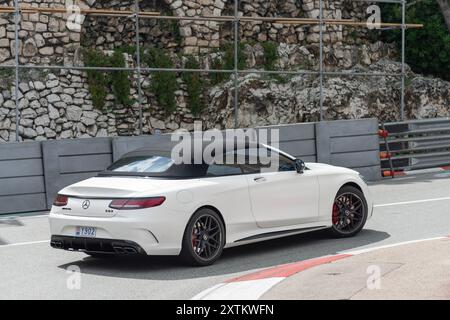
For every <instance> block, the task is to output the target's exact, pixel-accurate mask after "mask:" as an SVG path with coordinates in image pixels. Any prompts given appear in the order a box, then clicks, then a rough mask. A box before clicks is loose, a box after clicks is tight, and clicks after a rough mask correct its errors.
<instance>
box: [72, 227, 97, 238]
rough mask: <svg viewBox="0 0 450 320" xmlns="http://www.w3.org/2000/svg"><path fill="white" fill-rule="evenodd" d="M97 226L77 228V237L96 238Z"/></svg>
mask: <svg viewBox="0 0 450 320" xmlns="http://www.w3.org/2000/svg"><path fill="white" fill-rule="evenodd" d="M96 235H97V228H94V227H77V228H76V230H75V236H76V237H85V238H95V236H96Z"/></svg>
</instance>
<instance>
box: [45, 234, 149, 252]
mask: <svg viewBox="0 0 450 320" xmlns="http://www.w3.org/2000/svg"><path fill="white" fill-rule="evenodd" d="M50 245H51V246H52V248H55V249H63V250H70V251H83V252H92V253H110V254H142V255H145V254H146V252H145V250H144V249H142V248H141V246H140V245H138V244H137V243H135V242H133V241H126V240H114V239H97V238H95V239H92V238H79V237H69V236H52V238H51V240H50Z"/></svg>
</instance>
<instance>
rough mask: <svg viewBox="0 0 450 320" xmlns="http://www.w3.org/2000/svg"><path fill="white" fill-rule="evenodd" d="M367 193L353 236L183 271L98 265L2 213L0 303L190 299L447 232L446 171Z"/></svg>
mask: <svg viewBox="0 0 450 320" xmlns="http://www.w3.org/2000/svg"><path fill="white" fill-rule="evenodd" d="M370 190H371V192H372V196H373V197H374V200H375V204H376V205H377V206H376V208H375V211H374V217H373V218H372V219H371V220H370V221H369V222H368V224H367V225H366V227H365V229H364V230H363V231H362V232H361V234H360V235H358V236H357V237H355V238H351V239H343V240H341V239H339V240H336V239H330V238H329V237H328V235H327V234H326V233H325V232H315V233H311V234H304V235H298V236H293V237H288V238H283V239H278V240H273V241H270V242H263V243H259V244H254V245H248V246H243V247H238V248H232V249H228V250H225V252H224V255H223V257H222V258H221V259H220V260H219V261H218V263H216V264H215V265H213V266H210V267H205V268H190V267H186V266H183V265H182V264H181V263H179V262H178V260H177V259H176V258H161V257H148V258H114V259H107V260H97V259H93V258H90V257H87V256H86V255H84V254H82V253H72V252H66V251H62V250H55V249H52V248H50V246H49V243H48V241H47V240H48V239H49V229H48V224H47V218H46V217H45V216H20V217H18V216H9V217H7V216H3V217H1V218H0V299H89V300H91V299H189V298H191V297H193V296H194V295H196V294H197V293H199V292H201V291H203V290H205V289H207V288H209V287H211V286H214V285H216V284H218V283H220V282H222V281H223V280H226V279H229V278H233V277H236V276H240V275H244V274H246V273H249V272H254V271H257V270H259V269H262V268H267V267H272V266H276V265H278V264H283V263H289V262H295V261H299V260H305V259H310V258H314V257H320V256H324V255H329V254H335V253H338V252H342V251H346V250H354V249H362V248H368V247H374V246H380V245H387V244H393V243H398V242H403V241H409V240H417V239H423V238H431V237H438V236H446V235H448V234H450V173H448V174H447V173H441V174H427V175H419V176H416V177H404V178H396V179H393V180H384V181H383V182H380V183H377V184H374V185H371V186H370ZM71 266H77V267H78V268H80V270H81V277H80V282H79V283H80V285H81V287H80V288H79V289H78V288H75V289H74V288H73V283H74V282H73V281H74V279H73V277H71V275H73V274H71V273H68V271H67V268H69V267H71ZM75 281H76V280H75ZM68 282H69V284H72V286H70V285H69V286H68V285H67V284H68ZM76 283H78V282H76ZM69 287H70V288H72V289H69ZM75 287H76V285H75Z"/></svg>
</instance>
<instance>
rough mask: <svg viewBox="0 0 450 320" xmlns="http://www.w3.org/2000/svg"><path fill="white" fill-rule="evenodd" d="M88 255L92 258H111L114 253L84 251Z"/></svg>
mask: <svg viewBox="0 0 450 320" xmlns="http://www.w3.org/2000/svg"><path fill="white" fill-rule="evenodd" d="M85 253H86V254H87V255H88V256H90V257H92V258H94V259H111V258H114V257H115V256H116V255H115V254H111V253H101V252H85Z"/></svg>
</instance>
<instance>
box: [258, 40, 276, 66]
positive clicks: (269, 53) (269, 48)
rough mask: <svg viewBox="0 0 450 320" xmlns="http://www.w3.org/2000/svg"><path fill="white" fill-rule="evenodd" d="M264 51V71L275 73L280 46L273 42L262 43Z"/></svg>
mask: <svg viewBox="0 0 450 320" xmlns="http://www.w3.org/2000/svg"><path fill="white" fill-rule="evenodd" d="M261 46H262V47H263V49H264V69H265V70H267V71H275V63H276V62H277V60H278V58H279V57H278V45H277V44H276V43H275V42H273V41H267V42H262V43H261Z"/></svg>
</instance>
